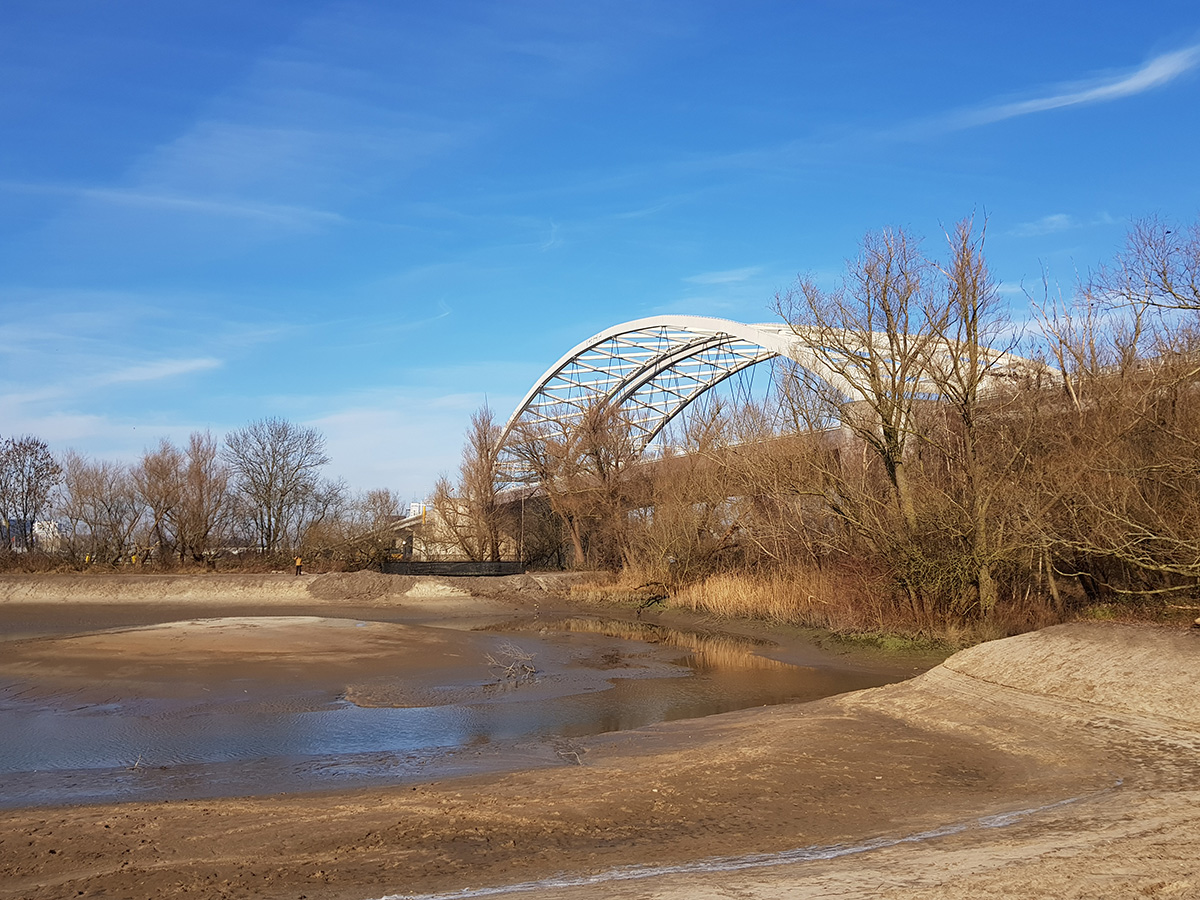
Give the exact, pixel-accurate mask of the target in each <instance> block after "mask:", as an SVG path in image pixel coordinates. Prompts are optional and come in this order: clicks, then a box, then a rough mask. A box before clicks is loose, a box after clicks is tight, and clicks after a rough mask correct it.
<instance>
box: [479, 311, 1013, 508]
mask: <svg viewBox="0 0 1200 900" xmlns="http://www.w3.org/2000/svg"><path fill="white" fill-rule="evenodd" d="M821 334H822V333H821V332H818V331H817V330H816V329H810V330H808V331H805V330H803V329H793V328H792V327H791V326H789V325H787V324H785V323H783V322H777V323H768V324H744V323H742V322H734V321H731V320H729V319H717V318H708V317H705V316H653V317H650V318H646V319H635V320H634V321H632V322H625V323H623V324H621V325H614V326H612V327H611V328H607V329H605V330H604V331H602V332H600V333H599V334H596V335H593V336H592V337H590V338H588V339H587V340H586V341H583V342H582V343H580V344H578V345H576V346H575V347H573V348H572V349H571V350H570V351H569V352H568V353H566V354H565V355H564V356H563V357H562V358H561V359H560V360H559V361H558V362H556V363H555V364H554V365H553V366H551V367H550V368H549V369H547V370H546V373H545V374H544V375H543V376H542V377H541V378H540V379H538V381H537V383H536V384H535V385H534V386H533V387H532V388H531V389H530V390H529V393H527V394H526V395H525V398H524V399H523V400H522V401H521V403H520V405H519V406H518V407H517V409H516V411H515V412H513V414H512V416H511V417H510V418H509V420H508V422H507V424H506V425H505V427H504V430H503V432H502V435H501V438H500V444H499V447H500V450H499V460H498V461H499V463H500V471H501V473H502V475H501V477H502V479H503V480H504V481H505V482H507V483H509V484H516V483H521V482H528V481H532V480H533V473H532V472H531V471H529V470H528V468H527V467H526V466H525V465H524V464H523V463H522V461H521V460H520V459H519V457H518V456H517V455H516V454H514V453H513V452H512V450H511V447H510V439H511V438H513V437H514V435H515V434H516V433H518V432H520V431H525V430H534V431H535V432H536V431H538V430H542V431H545V432H549V433H553V432H558V433H560V434H561V433H565V432H567V431H569V430H570V428H571V427H572V426H573V425H576V424H578V423H579V422H580V421H581V420H582V418H583V416H584V414H585V412H586V411H587V410H589V409H592V408H595V407H596V406H597V405H600V406H603V407H605V408H617V409H619V410H620V412H621V414H622V416H623V418H624V420H625V421H626V422H628V424H629V427H630V429H631V432H632V436H633V441H634V449H635V450H636V451H637V452H641V451H643V450H645V448H646V447H647V445H649V444H650V442H651V441H653V440H654V438H655V437H657V436H658V434H659V433H660V432H661V431H662V430H663V428H665V427H666V425H667V423H669V422H670V421H671V419H673V418H674V417H675V416H676V415H678V414H679V413H680V412H682V411H683V410H684V409H686V408H687V406H688V405H689V404H690V403H692V402H693V401H695V400H696V399H697V398H699V397H700V396H701V395H703V394H704V393H705V392H707V391H709V390H711V389H712V388H714V387H716V386H717V385H719V384H720V383H722V382H723V381H725V380H726V379H728V378H730V377H732V376H734V375H736V374H738V373H739V372H741V371H743V370H745V369H748V368H749V367H751V366H754V365H757V364H758V363H761V362H765V361H767V360H770V359H774V358H775V357H785V358H787V359H790V360H793V361H794V362H796V363H797V364H799V365H800V366H801V367H802V368H804V369H806V370H807V371H809V372H811V373H812V374H813V375H815V376H817V377H818V378H820V379H822V380H823V381H825V382H826V383H827V384H829V385H830V386H831V387H833V388H834V389H836V390H837V391H839V392H841V393H842V394H844V395H845V396H847V397H849V398H854V397H855V396H856V395H861V390H860V389H857V388H856V387H855V385H854V384H853V383H852V381H851V380H849V379H848V378H847V376H846V374H845V373H846V372H852V371H853V368H854V367H853V365H846V366H843V365H840V364H839V363H840V361H841V360H843V359H845V357H846V353H847V352H850V353H855V352H858V351H865V350H867V349H877V348H881V347H883V348H886V347H888V346H889V344H888V337H887V336H886V335H883V334H879V333H875V334H851V333H848V332H842V331H837V332H833V331H829V330H826V331H824V332H823V334H824V340H823V339H822V338H821ZM830 345H833V346H830ZM954 352H955V351H954V349H953V347H952V345H950V344H949V343H946V342H943V343H942V344H940V345H939V346H938V348H937V349H936V352H935V353H934V354H932V356H933V357H934V362H935V363H936V362H937V359H938V357H940V358H941V359H943V360H949V359H950V358H951V355H952V354H953V353H954ZM986 353H987V354H988V357H989V361H990V364H991V365H990V376H991V377H992V378H993V379H995V378H1006V377H1011V376H1012V375H1013V374H1014V373H1015V372H1016V371H1020V370H1027V369H1028V367H1029V366H1031V365H1032V364H1031V363H1030V362H1029V361H1028V360H1025V359H1022V358H1021V357H1017V356H1013V355H1011V354H1007V353H999V352H995V351H986ZM913 387H914V389H915V390H917V391H918V392H919V391H921V390H922V384H921V382H920V381H919V380H918V381H917V382H916V383H914V385H913ZM930 387H932V385H930Z"/></svg>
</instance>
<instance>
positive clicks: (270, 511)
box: [224, 418, 332, 553]
mask: <svg viewBox="0 0 1200 900" xmlns="http://www.w3.org/2000/svg"><path fill="white" fill-rule="evenodd" d="M224 457H225V459H226V461H227V462H228V464H229V467H230V470H231V473H232V475H233V479H234V483H235V486H236V490H237V492H238V493H239V494H240V496H241V500H242V502H243V504H244V508H245V511H246V516H247V519H248V524H250V526H251V527H252V528H253V530H254V534H255V537H256V538H257V541H258V544H259V547H260V549H261V550H263V551H265V552H268V553H272V552H275V551H277V550H283V549H287V548H286V546H285V545H286V544H287V543H288V542H289V540H291V541H296V540H298V539H299V535H300V534H302V533H303V531H304V529H305V528H306V527H307V526H308V524H310V523H311V520H310V517H312V516H314V515H317V516H320V515H323V514H324V513H325V511H327V509H328V506H329V503H328V501H329V499H330V498H331V496H332V494H331V492H330V491H328V490H325V489H323V488H322V487H321V485H320V480H319V477H318V473H319V471H320V469H321V467H322V466H324V465H326V464H327V463H328V462H329V457H327V456H326V455H325V438H324V437H322V435H321V434H320V432H318V431H317V430H316V429H313V428H304V427H301V426H299V425H294V424H293V423H291V422H288V421H287V420H286V419H275V418H268V419H260V420H259V421H257V422H252V423H251V424H249V425H247V426H246V427H244V428H240V429H238V430H237V431H234V432H231V433H230V434H228V435H227V436H226V438H225V449H224Z"/></svg>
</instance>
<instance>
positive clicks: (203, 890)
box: [0, 576, 1200, 900]
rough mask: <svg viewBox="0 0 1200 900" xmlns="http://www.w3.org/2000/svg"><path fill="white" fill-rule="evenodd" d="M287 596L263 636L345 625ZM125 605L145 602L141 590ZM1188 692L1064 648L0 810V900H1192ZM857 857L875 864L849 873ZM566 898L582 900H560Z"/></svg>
mask: <svg viewBox="0 0 1200 900" xmlns="http://www.w3.org/2000/svg"><path fill="white" fill-rule="evenodd" d="M237 577H244V576H237ZM267 577H270V576H267ZM326 577H328V576H326ZM381 577H382V576H381ZM276 579H277V580H278V576H276ZM80 580H92V579H80ZM3 581H5V582H7V580H3ZM314 582H315V579H314ZM310 584H311V583H310ZM440 584H441V586H440V587H436V588H433V587H426V588H421V589H420V590H418V591H417V592H416V593H415V594H409V593H408V592H409V591H411V590H413V588H414V587H417V585H416V584H415V583H414V584H410V585H408V586H406V587H404V590H403V591H393V590H388V591H384V592H379V593H375V594H374V596H363V595H364V594H371V593H373V592H375V591H376V590H377V587H369V586H368V587H363V586H362V585H360V586H358V587H355V588H354V590H355V591H357V592H358V593H359V595H360V596H359V597H358V598H357V599H355V600H354V601H353V602H354V603H356V604H358V605H369V604H387V603H401V604H403V603H408V604H410V605H412V606H413V607H414V609H415V610H417V611H418V612H419V608H420V604H422V603H423V602H425V601H423V600H421V599H420V597H421V595H422V592H424V593H425V594H427V595H434V596H436V595H441V596H442V597H443V598H447V599H448V597H449V593H448V592H453V593H454V599H453V604H457V606H455V607H454V608H455V609H458V610H459V611H462V612H463V613H464V614H465V612H466V610H468V609H469V608H471V606H472V604H474V603H476V602H477V601H476V600H474V599H471V598H469V597H463V596H461V594H462V593H464V592H463V591H461V590H460V589H459V588H457V587H454V586H450V585H447V584H446V583H444V582H443V583H440ZM211 585H212V583H211V582H210V583H209V584H205V585H198V586H195V587H194V588H192V590H193V591H194V592H195V593H204V592H210V591H213V590H214V589H213V588H212V586H211ZM179 587H180V588H184V589H187V586H186V585H180V586H179ZM243 587H244V590H245V593H243V594H239V595H238V601H239V602H236V603H235V602H233V601H231V600H229V595H228V592H227V593H225V594H222V595H221V596H220V597H216V596H215V595H212V594H209V595H208V600H207V601H206V602H207V603H209V604H210V605H211V604H214V603H219V604H228V605H229V606H231V607H237V606H239V604H240V605H241V606H243V607H244V610H243V611H244V612H246V613H247V614H250V611H251V610H257V611H256V612H254V615H262V608H263V607H265V606H268V605H270V604H272V603H275V601H274V600H254V599H252V598H253V597H254V596H255V595H254V592H253V589H252V588H251V587H248V586H243ZM299 587H300V585H299V583H297V584H295V585H294V586H287V587H282V586H281V590H284V591H294V590H298V589H299ZM303 589H304V590H305V591H307V592H308V594H307V596H306V597H305V598H303V599H301V598H299V597H294V598H291V599H289V600H287V601H286V602H280V603H279V604H278V605H279V607H280V608H281V610H282V608H283V607H288V606H311V605H313V604H314V603H316V602H317V601H318V600H320V602H324V603H327V604H330V603H341V604H345V603H349V602H351V601H350V600H349V599H341V600H337V599H334V597H333V596H331V597H327V598H323V599H322V598H314V597H313V594H312V592H311V590H310V585H309V584H305V585H304V588H303ZM510 589H511V591H513V592H514V593H520V589H519V586H511V588H510V587H509V586H496V587H493V588H492V590H493V592H494V593H495V594H496V596H494V597H493V598H491V599H487V600H484V601H483V602H484V605H485V608H489V609H492V610H493V611H498V610H499V609H500V608H508V609H511V608H512V604H513V603H522V602H525V603H536V602H539V601H538V600H537V599H533V598H532V595H527V596H526V597H525V598H524V599H523V600H522V599H516V600H514V597H513V596H509V595H507V594H505V592H507V591H509V590H510ZM84 590H85V588H84V587H70V590H69V591H62V590H60V589H59V588H56V587H55V586H54V585H53V584H51V585H50V586H46V585H44V584H43V585H40V586H38V585H30V584H28V583H26V584H22V585H18V586H16V587H13V586H11V585H8V584H0V621H3V616H2V608H3V604H4V603H5V602H10V603H12V602H22V603H50V602H52V601H51V600H50V597H51V596H52V595H56V594H63V593H65V594H72V592H74V593H73V594H72V596H74V597H76V598H79V597H81V596H82V592H83V591H84ZM86 590H89V591H91V592H92V593H91V594H89V595H88V596H89V597H90V598H92V599H89V600H88V601H80V600H78V599H76V602H89V603H93V604H97V603H100V602H101V601H103V600H104V599H105V598H104V596H102V595H105V594H106V592H108V593H107V602H112V603H115V604H116V605H117V606H121V605H122V604H125V605H128V604H130V603H131V602H141V601H131V600H130V599H129V593H128V592H127V591H125V590H124V589H118V588H116V587H113V588H111V591H110V590H109V589H108V588H97V587H96V586H94V585H89V586H86ZM133 590H134V591H145V592H146V593H145V597H146V598H147V599H146V600H145V601H144V602H145V603H149V604H155V603H160V602H161V596H160V597H159V598H158V599H157V600H156V599H154V596H153V589H152V588H148V587H142V586H140V585H139V586H137V587H135V588H133ZM239 590H242V588H239ZM259 590H260V591H261V592H263V593H269V592H270V584H269V583H268V584H267V587H265V588H264V587H260V588H259ZM39 592H40V594H39ZM332 593H333V595H334V596H336V591H333V592H332ZM502 595H503V596H502ZM16 596H19V597H22V598H25V599H20V600H14V599H12V598H13V597H16ZM35 596H36V597H40V599H29V598H32V597H35ZM406 597H407V599H405V598H406ZM435 602H437V601H436V600H435ZM290 612H291V610H289V613H290ZM302 624H303V623H298V622H292V623H291V624H290V625H287V624H284V625H278V626H277V627H284V628H288V627H293V626H295V627H300V626H301V625H302ZM359 630H360V631H361V630H363V629H359ZM200 632H201V634H202V635H203V634H205V633H204V632H203V630H202V629H200ZM152 643H153V642H152ZM93 649H94V648H93ZM1198 684H1200V636H1197V635H1196V634H1193V633H1191V632H1187V631H1180V630H1169V629H1163V628H1152V627H1128V626H1101V625H1071V626H1060V627H1058V628H1053V629H1048V630H1047V631H1044V632H1040V633H1037V634H1032V635H1025V636H1021V637H1018V638H1011V639H1008V640H1006V641H999V642H993V643H991V644H986V645H983V646H981V647H978V648H974V649H972V650H969V651H965V652H964V653H961V654H958V655H956V656H954V657H952V658H951V659H950V660H948V661H947V662H946V663H945V664H944V665H942V666H939V667H937V668H935V669H933V670H931V671H929V672H928V673H926V674H925V675H922V676H920V677H918V678H916V679H913V680H911V681H908V682H905V683H902V684H897V685H891V686H887V687H882V688H876V689H872V690H868V691H860V692H857V693H854V694H847V695H842V696H839V697H835V698H830V699H827V700H823V701H818V702H815V703H809V704H794V705H786V706H777V707H770V708H764V709H755V710H744V711H741V712H736V713H729V714H725V715H721V716H713V717H710V718H707V719H703V720H688V721H682V722H675V723H670V724H665V725H659V726H654V727H651V728H646V729H641V730H638V731H634V732H625V733H619V734H613V735H607V736H601V737H593V738H586V739H582V740H578V741H576V742H574V744H573V746H572V747H571V748H570V749H571V752H570V753H569V754H563V756H562V758H561V759H560V760H559V761H558V762H559V765H557V766H556V767H551V768H545V767H543V768H536V769H530V770H527V771H521V772H510V773H507V774H492V775H477V776H473V777H470V778H465V779H451V780H441V781H439V782H426V783H420V784H416V785H413V784H404V785H402V786H392V787H385V788H371V789H365V790H355V791H342V792H337V793H324V794H309V795H300V796H272V797H257V798H237V799H224V800H207V801H195V800H190V801H172V802H159V803H143V802H131V803H123V804H110V805H100V806H84V807H73V808H56V809H27V810H9V811H6V812H3V813H0V898H18V897H19V898H31V900H32V898H43V897H45V898H49V897H56V898H57V897H65V896H85V897H86V896H110V897H113V896H115V897H139V898H140V897H157V896H178V895H181V894H186V893H189V892H190V893H191V894H193V895H195V896H203V897H280V898H283V897H289V898H299V897H305V898H360V900H365V898H374V897H383V896H386V895H401V896H403V895H405V894H408V893H433V892H448V891H458V890H462V889H479V888H486V887H500V886H503V885H514V884H519V883H528V882H542V881H543V880H544V879H548V878H552V877H555V876H560V877H559V881H558V882H557V884H547V883H540V884H537V885H531V886H530V887H531V890H530V893H531V894H532V895H533V896H541V897H558V896H564V897H565V896H572V897H573V896H579V897H584V896H589V897H594V896H613V897H631V898H632V897H650V896H657V897H683V896H688V897H704V896H711V897H718V896H720V897H728V896H739V897H818V896H839V897H913V898H915V897H977V896H984V897H988V896H995V897H999V896H1005V897H1035V896H1036V897H1044V896H1056V897H1058V896H1061V897H1101V896H1164V897H1166V896H1171V897H1188V896H1200V864H1197V863H1196V862H1195V861H1196V860H1197V859H1200V828H1198V827H1197V826H1200V813H1197V811H1196V809H1197V807H1196V801H1197V800H1198V799H1200V782H1198V781H1197V777H1198V776H1200V692H1198V689H1197V685H1198ZM921 835H926V837H923V838H920V839H916V840H905V839H906V838H913V837H919V836H921ZM935 835H936V836H935ZM897 841H900V842H899V843H897ZM872 842H874V844H873V843H872ZM863 846H875V849H872V850H870V852H864V853H852V854H849V855H846V854H847V851H848V850H850V849H854V848H859V847H863ZM803 848H810V849H809V851H808V852H807V854H805V853H801V854H799V856H800V857H804V856H806V855H807V856H809V857H812V856H829V857H831V858H828V859H804V858H801V859H799V860H798V861H792V862H785V863H783V864H778V865H776V864H773V863H778V862H780V861H781V860H786V859H788V858H789V857H787V856H786V854H788V853H792V854H793V858H794V857H795V856H796V854H795V851H797V850H801V849H803ZM811 848H817V849H816V850H812V849H811ZM832 848H841V849H839V850H835V849H832ZM762 854H767V855H768V856H767V857H763V856H762ZM770 854H785V856H782V857H776V858H771V857H770V856H769V855H770ZM714 859H719V860H723V862H719V863H714V862H711V861H712V860H714ZM706 860H707V861H709V862H703V861H706ZM698 863H701V865H700V866H699V867H698ZM767 863H772V864H771V865H765V864H767ZM630 866H643V867H660V868H662V869H665V871H660V872H658V873H657V874H656V873H655V872H654V871H651V870H649V869H643V870H640V871H637V872H633V873H631V872H630V870H629V869H628V868H627V867H630ZM672 869H675V870H677V871H671V870H672ZM617 874H623V875H629V874H638V875H641V876H645V877H641V878H639V879H638V880H636V881H631V880H624V878H623V877H621V878H617V877H615V875H617ZM580 878H593V879H598V880H599V881H598V883H595V884H592V885H590V886H582V887H572V886H571V881H572V879H580Z"/></svg>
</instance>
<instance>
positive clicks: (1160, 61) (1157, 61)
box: [946, 44, 1200, 129]
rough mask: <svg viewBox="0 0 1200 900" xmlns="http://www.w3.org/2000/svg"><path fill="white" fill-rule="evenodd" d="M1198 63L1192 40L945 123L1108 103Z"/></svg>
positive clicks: (968, 123)
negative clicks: (1116, 71) (1131, 66)
mask: <svg viewBox="0 0 1200 900" xmlns="http://www.w3.org/2000/svg"><path fill="white" fill-rule="evenodd" d="M1197 66H1200V44H1193V45H1191V46H1190V47H1184V48H1183V49H1182V50H1176V51H1174V52H1172V53H1163V54H1161V55H1160V56H1156V57H1154V58H1153V59H1151V60H1150V61H1149V62H1147V63H1146V64H1145V65H1143V66H1142V67H1141V68H1139V69H1136V70H1134V71H1133V72H1129V73H1126V74H1124V75H1120V76H1117V77H1115V78H1104V79H1093V80H1090V81H1086V82H1079V83H1075V84H1071V85H1064V86H1062V87H1061V88H1060V89H1059V90H1058V91H1056V92H1055V93H1052V94H1047V95H1046V96H1043V97H1034V98H1032V99H1029V100H1018V101H1015V102H1011V103H998V104H993V105H990V106H984V107H981V108H979V109H974V110H967V111H964V112H961V113H958V114H957V115H954V116H952V117H951V118H950V119H949V120H948V121H947V123H946V124H947V125H949V126H950V127H951V128H955V129H958V128H972V127H974V126H977V125H989V124H991V123H993V122H1002V121H1004V120H1005V119H1015V118H1018V117H1020V116H1028V115H1033V114H1035V113H1041V112H1049V111H1050V110H1054V109H1064V108H1066V107H1068V106H1085V105H1089V104H1092V103H1108V102H1110V101H1113V100H1120V99H1123V98H1125V97H1133V96H1135V95H1137V94H1142V93H1145V92H1146V91H1151V90H1154V89H1155V88H1159V87H1162V86H1164V85H1166V84H1169V83H1170V82H1172V81H1174V80H1175V79H1177V78H1179V77H1180V76H1182V75H1185V74H1187V73H1188V72H1191V71H1192V70H1193V69H1195V68H1196V67H1197Z"/></svg>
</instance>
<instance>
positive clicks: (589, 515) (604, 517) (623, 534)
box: [511, 401, 644, 568]
mask: <svg viewBox="0 0 1200 900" xmlns="http://www.w3.org/2000/svg"><path fill="white" fill-rule="evenodd" d="M511 449H512V452H513V454H514V455H515V456H517V457H518V458H519V459H521V460H522V461H523V462H524V463H525V464H526V465H527V466H528V467H529V468H530V470H531V471H533V472H534V473H535V475H536V477H537V479H538V481H539V483H540V484H541V486H542V489H543V490H544V491H545V492H546V497H547V499H548V501H549V503H550V507H551V509H552V510H553V511H554V513H555V514H556V515H558V516H559V518H560V519H561V521H562V523H563V528H564V530H565V531H566V533H567V536H568V538H569V539H570V541H571V548H572V552H573V559H574V565H575V566H576V567H577V568H582V567H584V566H586V565H587V564H588V560H589V554H588V548H587V546H586V545H588V544H590V545H592V553H591V558H592V560H593V561H594V562H595V563H597V564H600V565H607V566H612V565H618V564H620V563H621V562H622V561H627V560H628V558H629V551H630V543H629V539H630V531H629V528H628V527H627V526H628V520H627V517H626V512H627V511H628V510H629V509H633V508H637V507H640V506H642V505H644V502H642V501H638V500H633V499H631V498H632V497H633V495H635V494H636V493H637V492H638V491H639V486H638V479H637V478H636V477H635V476H634V473H633V472H632V463H633V462H634V461H636V459H637V458H638V453H637V452H636V450H635V447H634V442H633V436H632V434H631V428H630V425H629V423H628V421H627V420H626V419H625V418H624V416H623V414H622V413H621V410H620V409H618V408H616V407H614V406H612V405H610V404H608V403H605V402H603V401H597V402H595V403H593V404H591V405H589V406H588V407H587V408H586V409H584V410H583V414H582V416H578V417H576V416H569V415H561V416H555V415H551V416H548V417H547V418H546V419H544V420H543V421H541V422H538V423H536V424H525V425H520V426H518V427H517V428H516V429H514V433H513V436H512V438H511ZM642 490H643V493H644V486H643V489H642Z"/></svg>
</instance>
